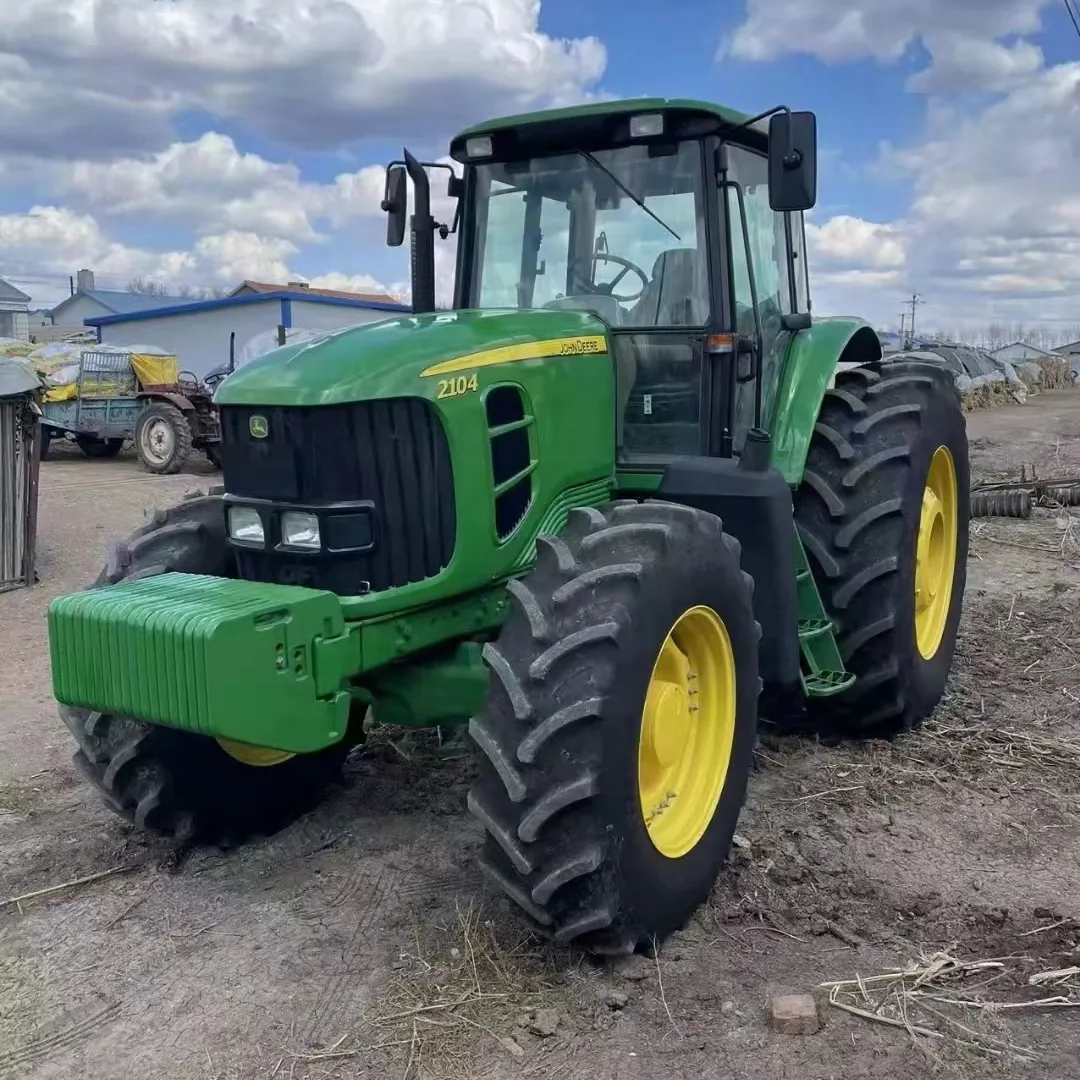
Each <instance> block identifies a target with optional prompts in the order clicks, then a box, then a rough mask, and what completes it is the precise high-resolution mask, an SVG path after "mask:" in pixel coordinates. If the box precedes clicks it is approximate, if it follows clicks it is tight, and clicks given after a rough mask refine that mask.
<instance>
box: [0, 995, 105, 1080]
mask: <svg viewBox="0 0 1080 1080" xmlns="http://www.w3.org/2000/svg"><path fill="white" fill-rule="evenodd" d="M119 1015H120V1003H119V1002H117V1001H114V1002H111V1003H110V1004H108V1005H106V1006H104V1008H101V1009H99V1010H98V1011H97V1012H95V1013H93V1014H92V1015H90V1016H87V1017H84V1018H83V1019H82V1020H74V1021H71V1022H69V1023H67V1024H65V1025H64V1026H63V1027H61V1028H60V1030H59V1031H54V1032H51V1033H49V1034H45V1035H35V1036H32V1037H31V1038H29V1039H27V1040H26V1042H24V1043H23V1044H22V1046H16V1047H15V1048H14V1049H13V1050H4V1051H0V1080H17V1078H21V1077H24V1076H29V1075H30V1071H29V1070H30V1069H31V1068H32V1067H33V1066H35V1065H38V1064H40V1063H41V1062H43V1061H44V1060H46V1059H47V1058H49V1057H51V1056H52V1055H53V1054H55V1053H57V1052H58V1051H61V1050H72V1049H74V1048H75V1047H78V1046H80V1045H82V1044H84V1043H87V1042H89V1040H90V1039H91V1037H92V1036H94V1035H95V1034H97V1032H98V1031H99V1030H100V1029H101V1028H102V1027H104V1026H105V1025H106V1024H108V1023H109V1022H111V1021H112V1020H115V1019H116V1018H117V1017H118V1016H119Z"/></svg>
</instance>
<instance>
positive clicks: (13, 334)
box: [0, 278, 30, 341]
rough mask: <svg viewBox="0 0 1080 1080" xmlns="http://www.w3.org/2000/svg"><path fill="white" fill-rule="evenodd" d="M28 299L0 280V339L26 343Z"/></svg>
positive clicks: (28, 327) (28, 336) (19, 291)
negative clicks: (14, 339) (13, 339)
mask: <svg viewBox="0 0 1080 1080" xmlns="http://www.w3.org/2000/svg"><path fill="white" fill-rule="evenodd" d="M29 312H30V297H29V296H27V295H26V293H24V292H23V291H22V290H21V289H16V288H15V286H14V285H11V284H9V283H8V282H6V281H4V280H3V279H2V278H0V338H16V339H17V340H19V341H28V340H29V338H30V325H29Z"/></svg>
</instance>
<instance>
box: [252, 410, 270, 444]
mask: <svg viewBox="0 0 1080 1080" xmlns="http://www.w3.org/2000/svg"><path fill="white" fill-rule="evenodd" d="M248 431H250V432H251V437H252V438H253V439H265V438H266V436H267V435H269V434H270V425H269V424H268V423H267V422H266V417H265V416H253V417H252V418H251V419H250V420H248Z"/></svg>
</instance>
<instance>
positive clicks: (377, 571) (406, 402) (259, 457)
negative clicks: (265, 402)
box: [221, 398, 456, 595]
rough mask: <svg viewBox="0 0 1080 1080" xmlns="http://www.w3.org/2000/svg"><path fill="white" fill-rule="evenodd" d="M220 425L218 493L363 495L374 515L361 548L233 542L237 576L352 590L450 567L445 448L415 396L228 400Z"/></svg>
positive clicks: (279, 497)
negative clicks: (301, 550)
mask: <svg viewBox="0 0 1080 1080" xmlns="http://www.w3.org/2000/svg"><path fill="white" fill-rule="evenodd" d="M221 429H222V430H221V438H222V442H221V468H222V474H223V478H224V483H225V490H226V492H228V494H229V495H230V496H233V497H234V498H235V499H238V500H240V501H242V500H243V499H244V498H249V499H265V500H270V501H271V502H273V503H274V504H276V505H278V506H281V505H300V506H310V507H319V506H327V505H332V504H339V503H358V502H367V503H369V504H370V511H369V512H370V513H371V515H372V518H373V534H374V538H375V544H374V547H373V548H372V549H371V550H370V551H364V552H348V553H341V554H330V555H327V554H323V555H320V556H311V555H302V554H292V553H284V552H278V551H257V550H252V549H239V548H238V549H236V555H237V560H238V563H239V569H240V574H241V576H242V577H245V578H248V579H251V580H257V581H273V582H279V583H287V584H297V585H307V586H309V587H312V588H323V589H330V590H332V591H333V592H336V593H338V594H340V595H357V594H360V593H364V592H369V591H376V590H380V589H389V588H393V587H395V586H399V585H407V584H409V583H410V582H413V581H422V580H424V579H425V578H429V577H432V576H434V575H435V574H437V573H438V572H439V571H440V570H442V569H443V568H444V567H445V566H447V565H448V564H449V562H450V559H451V556H452V555H453V553H454V534H455V528H456V520H455V513H454V483H453V472H452V469H451V464H450V448H449V446H448V444H447V440H446V433H445V432H444V431H443V427H442V424H441V422H440V420H439V417H438V415H437V414H436V413H435V411H434V409H432V407H431V406H430V405H429V404H428V403H427V402H426V401H424V400H423V399H421V398H392V399H388V400H381V401H361V402H355V403H353V404H349V405H316V406H284V407H283V406H270V407H266V408H252V407H248V406H238V405H228V406H223V407H222V409H221ZM253 429H254V430H256V431H258V432H263V431H265V435H264V437H262V438H256V437H255V436H254V435H253V434H252V430H253Z"/></svg>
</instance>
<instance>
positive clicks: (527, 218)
mask: <svg viewBox="0 0 1080 1080" xmlns="http://www.w3.org/2000/svg"><path fill="white" fill-rule="evenodd" d="M450 157H451V158H452V160H453V161H454V162H456V163H458V165H459V166H460V169H451V170H449V171H450V174H451V175H450V179H449V186H448V195H447V205H448V206H449V207H450V211H449V212H448V213H447V214H446V215H440V216H446V217H449V216H450V213H452V215H453V216H452V220H451V221H450V223H449V224H447V223H440V222H437V221H436V220H435V218H434V217H433V215H432V200H431V192H430V179H429V178H430V177H431V176H433V175H436V176H437V175H443V174H441V173H439V172H438V171H437V170H438V169H439V168H440V166H438V165H435V164H431V163H428V164H427V165H425V164H423V163H421V162H419V161H418V160H417V159H416V158H414V157H413V156H412V155H411V154H408V153H407V152H406V154H405V156H404V160H403V161H400V162H395V163H393V164H392V165H391V166H390V167H389V168H388V170H387V184H386V192H385V199H384V202H383V209H384V210H386V211H387V213H388V215H389V216H388V221H389V227H388V240H389V242H390V243H391V244H401V243H402V242H403V240H404V237H405V232H406V228H407V227H408V229H409V231H410V243H411V248H412V290H413V307H414V310H413V312H412V313H411V314H406V315H402V316H400V317H397V318H391V319H386V320H384V321H382V322H377V323H373V324H369V325H364V326H358V327H351V328H347V329H343V330H336V331H333V332H330V333H327V334H325V335H324V336H323V337H321V338H319V339H318V340H315V341H312V342H308V343H305V344H302V345H290V346H285V347H283V348H280V349H277V350H276V351H274V352H271V353H269V354H267V355H265V356H263V357H262V358H260V359H258V360H255V361H254V362H252V363H250V364H247V365H245V366H244V367H242V368H241V369H239V370H238V371H236V372H235V373H233V374H231V375H230V376H229V377H228V379H226V380H225V381H224V382H223V383H222V384H221V385H220V386H219V388H218V390H217V392H216V397H215V400H216V402H217V404H218V405H219V406H220V410H221V424H222V444H221V458H222V472H223V479H224V485H223V489H222V490H221V491H219V492H217V493H211V494H208V495H205V496H200V497H196V498H192V499H189V500H188V501H184V502H181V503H180V504H179V505H178V506H174V507H172V508H171V509H168V510H161V511H158V512H157V513H156V514H155V516H153V518H152V519H151V520H149V521H148V522H147V524H145V525H144V526H143V527H142V528H140V529H139V530H138V531H137V532H136V533H135V534H134V535H133V536H131V537H130V538H129V539H128V540H126V541H125V542H123V543H120V544H119V545H117V546H116V547H115V549H114V551H113V554H112V555H111V556H110V559H109V561H108V565H107V566H106V567H105V569H104V570H103V572H102V574H101V576H100V577H99V579H98V581H97V582H96V583H95V586H94V587H92V588H90V589H89V590H87V591H85V592H80V593H76V594H72V595H69V596H64V597H61V598H60V599H58V600H56V601H55V602H54V603H53V605H52V607H51V609H50V612H49V630H50V637H51V645H52V663H53V683H54V689H55V694H56V697H57V699H58V700H59V701H60V702H61V703H62V706H63V708H62V713H63V718H64V721H65V723H66V724H67V725H68V727H69V728H70V729H71V731H72V733H73V734H74V736H75V738H76V740H77V742H78V746H79V749H78V753H77V754H76V757H75V760H76V763H77V764H78V766H79V767H80V768H81V770H82V772H83V773H84V774H85V775H86V777H87V778H88V779H89V780H90V781H91V782H93V783H94V784H95V785H97V787H98V788H99V789H100V790H101V792H102V793H103V794H104V796H105V797H106V799H108V801H109V802H110V803H111V804H112V805H113V806H114V807H115V808H116V809H117V810H119V811H120V813H121V814H123V815H124V816H125V817H127V818H128V819H130V820H133V821H134V822H136V823H137V824H138V825H140V826H142V827H144V828H146V829H148V830H153V831H155V832H158V833H164V834H166V835H169V836H172V837H175V838H177V839H178V840H179V841H182V842H195V841H207V842H221V841H223V840H225V839H232V840H238V839H242V838H243V837H244V836H246V835H249V834H252V833H267V832H270V831H273V830H274V829H276V828H279V827H281V826H282V825H284V824H286V823H288V822H289V821H290V820H292V819H294V818H295V817H296V816H297V815H299V814H301V813H302V812H304V811H305V810H306V809H308V808H309V807H311V806H312V805H313V804H314V803H315V802H316V801H317V799H318V798H319V796H320V794H321V793H322V792H323V791H324V790H325V789H326V788H327V786H328V785H329V784H330V782H331V781H332V780H333V779H334V777H335V776H336V774H337V773H338V771H339V769H340V768H341V765H342V762H343V760H344V758H345V755H346V754H347V752H348V751H349V749H350V748H351V747H352V746H354V745H355V744H356V743H357V742H359V741H360V740H361V739H362V738H363V731H364V730H365V728H368V727H370V725H371V723H383V724H394V725H447V724H453V723H456V722H460V723H467V725H468V732H469V734H470V735H471V738H472V740H473V741H474V742H475V744H476V747H477V748H478V757H479V760H480V773H479V779H478V780H477V782H476V784H475V786H474V787H473V789H472V791H471V793H470V795H469V797H468V805H469V808H470V809H471V811H472V813H473V814H475V816H476V817H477V818H478V819H479V821H480V822H481V823H482V824H483V826H484V829H485V830H486V841H485V846H484V851H483V854H482V862H483V866H484V869H485V870H486V872H487V873H488V874H489V875H490V877H491V879H493V881H494V882H495V883H497V885H498V886H499V887H500V888H501V889H502V890H503V891H504V892H505V893H506V894H507V895H508V896H509V897H510V899H511V900H512V901H513V902H514V903H515V904H516V905H517V906H518V907H520V908H521V909H522V910H523V912H524V913H525V914H526V915H527V916H528V918H530V919H531V920H532V922H533V923H534V924H535V926H536V927H537V928H538V929H539V930H541V931H543V932H546V933H547V934H549V935H550V936H551V937H553V938H554V939H555V940H557V941H559V942H575V943H577V944H579V945H581V946H583V947H585V948H587V949H590V950H593V951H595V952H599V953H618V952H623V951H628V950H632V949H634V948H637V947H639V946H642V945H643V944H644V943H645V942H648V941H650V940H662V939H663V938H664V937H665V936H666V935H667V934H669V933H670V932H671V931H672V930H673V929H675V928H677V927H679V926H680V925H682V924H683V923H685V921H686V920H687V919H688V918H689V916H690V915H691V914H692V912H693V911H694V910H695V908H696V907H697V906H698V905H699V904H700V903H701V902H702V901H703V900H704V899H705V898H706V896H707V895H708V893H709V890H710V888H711V887H712V885H713V883H714V881H715V878H716V876H717V873H718V871H719V869H720V867H721V864H722V862H723V860H724V858H725V857H726V854H727V852H728V850H729V847H730V844H731V839H732V835H733V832H734V830H735V826H736V821H737V818H738V815H739V811H740V808H741V806H742V804H743V801H744V795H745V789H746V785H747V778H748V775H749V773H750V771H751V762H752V756H753V752H754V746H755V738H756V727H757V722H758V718H759V716H763V717H767V718H770V719H775V720H776V721H778V722H782V721H787V720H792V719H798V718H801V719H802V720H803V721H804V722H805V721H806V720H809V721H812V722H813V723H815V724H817V725H819V726H824V727H828V728H830V729H831V731H832V732H833V733H834V734H837V735H839V736H842V737H845V736H846V737H854V736H874V737H890V736H893V735H895V734H897V733H901V732H905V731H907V730H909V729H911V728H912V727H914V726H915V725H917V724H919V723H920V722H921V721H922V720H923V718H924V717H926V716H927V715H928V714H929V713H930V712H931V710H932V709H933V708H934V706H935V704H936V703H937V701H938V699H939V697H940V696H941V694H942V690H943V688H944V686H945V680H946V676H947V675H948V671H949V667H950V663H951V660H952V655H953V648H954V640H955V635H956V628H957V622H958V620H959V618H960V608H961V602H962V598H963V591H964V578H965V559H966V554H967V545H968V454H967V441H966V434H965V426H964V418H963V415H962V413H961V410H960V405H959V401H958V398H957V394H956V391H955V389H954V386H953V381H952V376H951V375H950V373H949V372H948V371H947V370H945V368H944V367H938V366H935V365H933V364H925V363H908V362H903V361H896V362H882V355H881V348H880V344H879V341H878V337H877V335H876V334H875V332H874V330H873V329H872V328H871V327H870V326H869V325H867V324H866V323H865V322H862V321H860V320H858V319H852V318H818V317H812V316H811V309H810V294H809V278H808V272H807V261H806V251H805V234H804V228H803V216H802V214H803V211H804V210H807V209H809V208H810V207H811V206H813V204H814V202H815V198H816V122H815V119H814V116H813V114H812V113H807V112H791V111H789V110H787V109H775V110H771V111H770V112H768V113H765V114H762V116H759V117H748V116H744V115H742V114H740V113H737V112H734V111H732V110H730V109H727V108H721V107H718V106H715V105H711V104H706V103H703V102H697V101H684V100H660V99H643V100H634V101H624V102H604V103H602V104H597V105H588V106H584V107H580V108H573V109H564V110H555V111H548V112H541V113H535V114H530V115H525V116H515V117H511V118H509V119H504V120H496V121H492V122H490V123H487V124H482V125H480V126H478V127H474V128H471V129H469V130H467V131H465V132H463V133H462V134H461V135H459V136H458V137H457V138H455V139H454V140H453V143H452V144H451V147H450ZM442 167H443V168H446V166H442ZM410 193H411V197H410ZM409 203H411V213H410V206H409ZM455 204H456V205H455ZM451 232H453V233H455V234H456V237H457V273H456V277H455V284H454V295H453V302H452V304H451V305H450V306H448V307H445V308H437V307H436V303H435V295H436V289H435V273H434V262H435V260H434V250H435V237H436V234H437V233H440V234H442V235H443V237H444V238H445V236H446V235H448V234H449V233H451Z"/></svg>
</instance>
